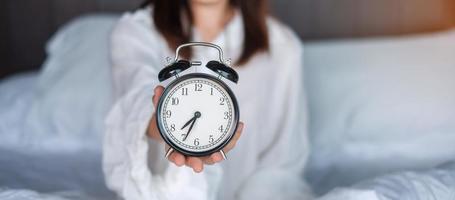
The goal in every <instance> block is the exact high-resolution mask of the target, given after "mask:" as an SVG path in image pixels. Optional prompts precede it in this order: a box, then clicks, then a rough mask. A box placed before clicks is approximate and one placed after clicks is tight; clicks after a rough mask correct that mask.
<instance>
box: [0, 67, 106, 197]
mask: <svg viewBox="0 0 455 200" xmlns="http://www.w3.org/2000/svg"><path fill="white" fill-rule="evenodd" d="M37 76H38V73H36V72H32V73H26V74H21V75H17V76H14V77H11V78H8V79H6V80H3V81H1V82H0V94H1V95H0V110H1V111H2V112H0V119H1V120H0V138H1V140H0V199H2V200H5V199H6V200H66V199H71V200H79V199H84V200H85V199H87V200H90V199H100V200H103V199H113V198H114V197H115V196H114V194H113V193H112V192H110V191H109V190H108V189H107V188H106V186H105V184H104V177H103V173H102V169H101V145H100V144H99V142H97V141H95V142H90V141H87V139H86V138H79V139H75V138H70V137H54V136H55V135H53V134H49V135H47V136H42V138H40V140H39V141H28V140H27V138H28V135H27V134H33V133H23V132H22V125H21V124H22V119H23V118H24V116H25V115H26V114H27V109H28V108H29V107H30V102H31V101H32V97H33V94H34V92H35V91H34V86H35V84H36V80H37ZM97 143H98V144H99V145H95V144H97Z"/></svg>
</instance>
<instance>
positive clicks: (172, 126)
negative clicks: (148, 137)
mask: <svg viewBox="0 0 455 200" xmlns="http://www.w3.org/2000/svg"><path fill="white" fill-rule="evenodd" d="M171 131H172V132H174V131H175V124H172V125H171Z"/></svg>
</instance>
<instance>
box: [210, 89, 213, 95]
mask: <svg viewBox="0 0 455 200" xmlns="http://www.w3.org/2000/svg"><path fill="white" fill-rule="evenodd" d="M210 95H212V96H213V88H210Z"/></svg>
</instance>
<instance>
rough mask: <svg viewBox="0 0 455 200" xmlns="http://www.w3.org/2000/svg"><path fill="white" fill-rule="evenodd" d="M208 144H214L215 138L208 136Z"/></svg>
mask: <svg viewBox="0 0 455 200" xmlns="http://www.w3.org/2000/svg"><path fill="white" fill-rule="evenodd" d="M209 142H210V144H213V143H214V142H215V138H213V135H210V136H209Z"/></svg>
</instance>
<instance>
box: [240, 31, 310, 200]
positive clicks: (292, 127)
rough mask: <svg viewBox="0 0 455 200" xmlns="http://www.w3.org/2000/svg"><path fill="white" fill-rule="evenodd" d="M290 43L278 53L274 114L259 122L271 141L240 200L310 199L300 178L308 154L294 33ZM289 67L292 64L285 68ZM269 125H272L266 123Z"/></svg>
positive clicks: (299, 53)
mask: <svg viewBox="0 0 455 200" xmlns="http://www.w3.org/2000/svg"><path fill="white" fill-rule="evenodd" d="M293 38H294V39H295V40H294V42H295V43H294V44H293V45H292V46H288V47H285V48H286V50H287V51H286V52H284V51H283V52H282V53H283V54H287V55H283V54H282V55H281V56H284V57H283V58H285V59H282V60H283V61H284V62H283V63H280V66H281V65H282V66H287V67H283V69H280V70H281V71H280V73H279V74H276V75H275V77H274V78H277V81H275V82H274V85H273V86H272V88H270V89H271V90H272V91H275V92H273V95H271V96H270V97H269V98H270V99H269V100H268V101H269V102H268V104H269V105H270V108H269V109H274V116H272V117H271V118H270V119H269V120H268V121H266V122H263V124H264V125H268V126H267V127H268V129H269V130H270V131H271V132H272V134H271V135H270V137H271V142H270V144H268V145H267V146H266V147H265V148H264V149H262V152H261V154H260V155H261V156H260V157H259V167H258V169H257V171H256V172H255V173H254V174H253V175H252V176H251V177H250V178H248V181H247V183H246V184H245V186H244V187H242V189H241V191H240V194H239V196H240V197H241V199H245V200H246V199H264V200H267V199H283V200H286V199H300V200H304V199H310V198H311V192H310V191H309V189H308V188H309V187H307V185H306V183H305V181H304V179H303V169H304V166H305V163H306V160H307V157H308V149H309V148H308V141H307V122H306V120H307V117H306V112H307V111H306V102H305V98H304V94H303V92H302V90H303V88H302V85H303V73H302V71H303V70H302V67H303V49H302V47H301V43H300V41H299V40H298V39H297V38H296V37H295V36H294V37H293ZM289 66H292V67H289ZM270 124H273V125H272V126H270Z"/></svg>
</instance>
